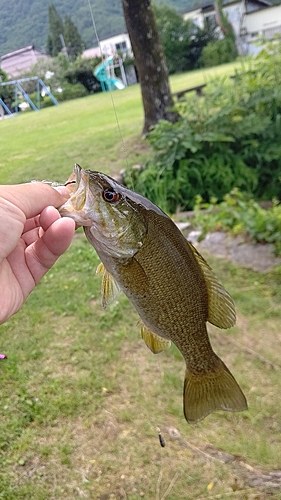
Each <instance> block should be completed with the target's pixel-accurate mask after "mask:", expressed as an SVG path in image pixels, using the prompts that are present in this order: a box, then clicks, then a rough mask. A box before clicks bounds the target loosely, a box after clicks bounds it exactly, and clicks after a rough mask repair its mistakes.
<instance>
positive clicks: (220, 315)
mask: <svg viewBox="0 0 281 500" xmlns="http://www.w3.org/2000/svg"><path fill="white" fill-rule="evenodd" d="M187 243H188V245H189V248H190V249H191V251H192V252H193V255H194V257H195V258H196V260H197V263H198V264H199V266H200V269H201V271H202V273H203V276H204V279H205V283H206V286H207V291H208V318H207V320H208V321H209V323H212V324H213V325H215V326H218V327H219V328H230V327H232V326H233V325H235V322H236V313H235V306H234V302H233V300H232V298H231V296H230V295H229V293H228V292H227V291H226V290H225V288H224V287H223V286H222V285H221V284H220V282H219V280H218V279H217V278H216V276H215V275H214V273H213V271H212V268H211V267H210V266H209V264H208V263H207V262H206V261H205V259H204V258H203V257H202V255H200V253H199V252H198V251H197V250H196V248H194V246H193V245H192V244H191V243H190V242H189V241H188V242H187Z"/></svg>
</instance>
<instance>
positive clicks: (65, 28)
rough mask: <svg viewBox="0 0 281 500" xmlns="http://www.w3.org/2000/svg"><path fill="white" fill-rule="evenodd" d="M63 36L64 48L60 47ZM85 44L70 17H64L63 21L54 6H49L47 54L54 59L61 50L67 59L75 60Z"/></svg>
mask: <svg viewBox="0 0 281 500" xmlns="http://www.w3.org/2000/svg"><path fill="white" fill-rule="evenodd" d="M62 36H63V39H64V43H65V46H66V47H65V48H64V47H63V45H62V39H61V37H62ZM84 48H85V44H84V42H83V41H82V38H81V36H80V34H79V32H78V29H77V27H76V26H75V24H74V23H73V21H72V19H71V17H69V16H66V17H65V20H64V21H63V20H62V18H61V17H60V15H59V14H58V12H57V10H56V8H55V6H54V4H51V5H49V35H48V38H47V54H49V55H50V56H53V57H56V56H57V55H58V54H59V53H60V52H62V50H66V52H67V54H66V55H68V56H69V57H71V58H72V59H75V58H76V57H77V56H78V55H79V54H81V53H82V52H83V50H84Z"/></svg>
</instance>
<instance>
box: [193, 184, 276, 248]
mask: <svg viewBox="0 0 281 500" xmlns="http://www.w3.org/2000/svg"><path fill="white" fill-rule="evenodd" d="M202 209H204V211H202ZM194 222H195V224H196V225H198V226H199V227H200V228H201V229H202V231H203V237H204V236H205V235H206V233H208V232H209V231H218V230H223V231H230V232H231V233H232V234H234V235H242V236H244V237H245V238H250V239H251V240H253V241H256V242H260V243H273V244H275V248H276V252H277V253H279V254H280V253H281V205H280V204H279V202H278V200H276V199H273V202H272V206H271V207H269V208H267V209H266V210H265V209H264V208H262V207H261V206H260V205H259V204H258V203H257V202H256V201H254V200H253V199H252V198H250V197H249V196H248V195H246V194H243V193H241V191H239V190H238V189H233V190H232V191H231V192H230V193H229V194H227V195H225V196H224V199H223V201H222V202H221V203H218V202H217V200H216V199H212V200H211V203H202V198H201V197H200V196H198V197H197V200H196V205H195V218H194Z"/></svg>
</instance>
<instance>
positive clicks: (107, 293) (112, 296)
mask: <svg viewBox="0 0 281 500" xmlns="http://www.w3.org/2000/svg"><path fill="white" fill-rule="evenodd" d="M96 274H100V275H102V282H101V294H102V306H103V307H104V308H106V307H107V306H108V305H110V304H112V303H113V302H114V301H115V300H116V298H117V296H118V294H119V293H120V287H119V285H118V283H117V281H116V280H115V279H114V278H113V276H112V274H110V273H109V272H108V271H107V269H106V268H105V267H104V265H103V263H102V262H101V263H100V264H99V265H98V267H97V270H96Z"/></svg>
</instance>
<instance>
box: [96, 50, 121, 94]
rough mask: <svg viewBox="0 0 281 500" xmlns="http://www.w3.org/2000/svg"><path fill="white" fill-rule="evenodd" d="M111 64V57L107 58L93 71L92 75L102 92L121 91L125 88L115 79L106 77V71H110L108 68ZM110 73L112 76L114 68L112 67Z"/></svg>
mask: <svg viewBox="0 0 281 500" xmlns="http://www.w3.org/2000/svg"><path fill="white" fill-rule="evenodd" d="M112 63H113V57H112V56H110V57H108V58H107V59H106V60H105V61H104V62H103V63H101V64H99V65H98V66H97V67H96V69H95V71H94V75H95V77H96V79H97V80H99V81H100V83H101V88H102V90H103V91H106V90H116V89H117V90H123V89H124V88H125V85H124V83H123V82H122V81H121V80H120V79H119V78H116V77H113V76H108V72H110V71H108V69H109V70H110V66H111V65H112ZM111 73H113V74H114V68H113V67H112V70H111Z"/></svg>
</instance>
